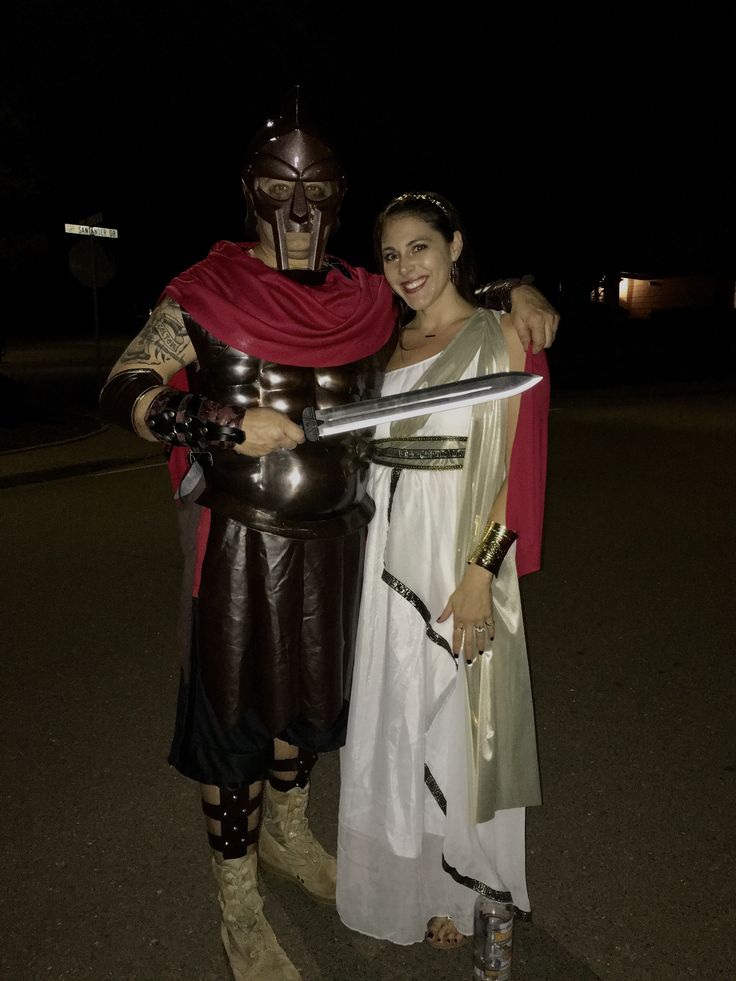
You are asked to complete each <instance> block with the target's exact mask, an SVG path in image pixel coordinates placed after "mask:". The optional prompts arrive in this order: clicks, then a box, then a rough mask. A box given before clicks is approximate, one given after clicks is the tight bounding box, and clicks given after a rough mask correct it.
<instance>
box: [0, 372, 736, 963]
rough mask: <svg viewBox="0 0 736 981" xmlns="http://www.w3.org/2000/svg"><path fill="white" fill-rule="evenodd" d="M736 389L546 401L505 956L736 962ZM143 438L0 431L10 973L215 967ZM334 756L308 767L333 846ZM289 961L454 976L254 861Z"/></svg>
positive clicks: (458, 955)
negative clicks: (519, 906)
mask: <svg viewBox="0 0 736 981" xmlns="http://www.w3.org/2000/svg"><path fill="white" fill-rule="evenodd" d="M735 437H736V397H735V396H734V393H733V391H732V390H728V389H727V388H726V387H725V386H719V385H715V386H712V387H710V388H707V389H706V388H702V387H700V388H697V389H696V388H693V389H692V390H688V389H687V388H686V387H684V386H679V387H678V388H677V390H669V391H668V390H661V391H659V392H657V393H654V392H646V391H645V390H643V389H641V388H639V389H637V390H635V391H631V392H613V391H607V392H605V393H580V392H578V393H571V392H568V393H563V394H562V395H560V396H558V397H556V398H555V399H554V401H553V411H552V416H551V424H550V475H549V483H548V504H547V524H546V538H545V555H544V568H543V570H542V571H541V572H540V573H538V574H536V575H534V576H532V577H529V578H528V579H527V580H525V581H524V583H523V596H524V603H525V618H526V627H527V635H528V642H529V653H530V660H531V667H532V677H533V684H534V693H535V703H536V711H537V725H538V739H539V749H540V758H541V772H542V781H543V793H544V802H543V806H542V807H541V808H537V809H534V810H531V811H530V812H529V815H528V881H529V889H530V895H531V899H532V904H533V907H534V922H533V923H532V924H531V925H526V924H521V925H520V926H519V929H518V931H517V936H516V943H515V954H514V981H546V979H553V978H554V979H557V981H561V979H564V981H588V979H595V978H598V979H601V981H624V979H626V981H629V979H633V981H670V979H672V978H698V979H701V981H718V979H729V981H733V979H734V977H736V943H735V941H734V936H735V934H736V929H735V928H736V917H735V915H734V895H735V894H736V890H735V889H734V885H735V884H736V877H735V875H734V833H733V820H734V817H733V816H734V803H735V798H736V793H735V784H736V746H735V745H734V708H733V704H734V674H735V673H736V671H735V664H736V659H735V658H734V654H735V653H736V652H735V649H734V648H735V643H734V629H733V628H734V606H733V581H734V580H733V571H732V561H733V555H734V553H735V551H736V548H735V547H736V541H735V540H734V539H735V538H736V535H735V534H734V521H733V516H732V511H733V502H734V499H735V493H736V467H735V464H734V447H735V445H736V444H735ZM156 454H157V448H156V447H155V446H149V445H147V444H143V443H142V442H141V441H138V440H136V439H135V438H134V437H132V436H128V435H127V434H124V433H120V432H118V431H116V430H102V431H101V432H99V433H98V434H97V435H94V436H91V437H89V438H87V439H85V440H81V441H80V440H74V441H72V442H69V443H63V444H61V445H58V446H53V447H46V448H44V449H41V450H29V451H27V452H15V453H6V454H0V533H1V537H2V548H1V549H0V582H1V584H2V597H3V603H2V621H1V623H0V626H1V627H2V637H3V643H2V660H1V661H0V664H1V665H2V688H1V692H0V698H1V702H0V753H1V754H2V757H1V758H2V761H3V775H4V779H3V793H2V808H1V809H0V833H1V836H2V842H3V861H2V865H1V866H0V931H1V933H2V936H3V943H2V944H1V945H0V978H1V979H2V981H42V979H43V981H195V979H196V981H228V979H229V974H228V969H227V966H226V963H225V961H224V958H223V955H222V952H221V949H220V942H219V936H218V910H217V905H216V900H215V896H216V889H215V884H214V879H213V878H212V876H211V873H210V870H209V865H208V861H209V851H208V847H207V841H206V837H205V834H204V826H203V819H202V817H201V814H200V811H199V802H198V795H197V788H196V787H195V786H194V785H192V784H190V783H189V782H188V781H186V780H185V779H184V778H182V777H180V776H179V775H178V774H177V773H176V772H175V771H173V770H172V769H171V768H170V767H169V766H168V765H167V763H166V754H167V751H168V744H169V739H170V736H171V724H172V719H173V710H174V701H175V696H176V683H177V665H176V650H175V632H176V605H177V578H178V573H179V568H180V556H179V553H178V546H177V542H176V533H175V527H174V513H173V508H172V505H171V502H170V495H169V485H168V478H167V475H166V471H165V469H164V468H163V467H162V466H161V464H160V457H159V456H157V455H156ZM338 781H339V769H338V758H337V757H336V756H334V755H333V756H326V757H324V758H323V759H322V760H321V761H320V763H319V764H318V767H317V769H316V770H315V773H314V778H313V800H312V804H311V815H312V822H313V824H314V826H315V828H316V829H317V831H318V833H319V834H320V836H321V837H322V839H323V840H324V842H325V844H326V845H328V846H334V841H335V832H336V822H335V811H336V804H337V789H338ZM266 886H267V894H266V907H267V911H268V914H269V917H270V919H271V921H272V924H273V926H274V928H275V929H276V932H277V933H278V935H279V937H280V938H281V940H282V942H283V944H284V946H285V947H286V949H287V951H288V952H289V954H290V956H291V957H292V959H293V960H294V961H295V963H296V964H298V966H299V968H300V969H301V972H302V976H303V978H304V981H398V979H401V981H424V979H426V978H430V977H431V978H433V979H436V981H445V979H447V981H450V979H457V981H462V979H467V981H470V978H471V975H472V971H471V961H470V953H469V950H468V948H465V949H464V950H462V951H456V952H452V953H444V952H437V951H433V950H431V949H430V948H428V947H427V946H426V945H414V946H412V947H408V948H397V947H395V946H392V945H390V944H386V943H383V942H380V941H376V940H372V939H370V938H367V937H363V936H360V935H356V934H353V933H351V932H349V931H348V930H346V929H345V928H344V927H343V926H342V925H341V924H340V922H339V920H338V918H337V916H336V915H335V913H334V911H331V910H329V909H327V910H325V909H322V908H316V907H313V906H311V905H310V904H308V903H307V902H306V901H305V899H304V897H303V896H302V895H301V894H300V893H298V892H295V891H293V890H291V889H290V888H289V887H288V886H285V885H277V884H276V883H272V882H267V883H266Z"/></svg>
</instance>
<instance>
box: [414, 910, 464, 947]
mask: <svg viewBox="0 0 736 981" xmlns="http://www.w3.org/2000/svg"><path fill="white" fill-rule="evenodd" d="M424 939H425V940H426V941H427V943H428V944H430V946H432V947H435V948H436V949H437V950H457V948H458V947H464V946H465V944H466V943H467V942H468V941H469V940H470V937H467V936H466V935H465V934H464V933H460V931H459V930H458V929H457V927H456V926H455V924H454V923H453V921H452V920H451V918H450V917H449V916H433V917H432V919H431V920H430V921H429V923H428V924H427V932H426V933H425V935H424Z"/></svg>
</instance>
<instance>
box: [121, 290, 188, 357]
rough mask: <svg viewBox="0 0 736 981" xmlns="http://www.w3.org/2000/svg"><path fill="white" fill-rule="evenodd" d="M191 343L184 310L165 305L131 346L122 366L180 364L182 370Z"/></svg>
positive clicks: (151, 318)
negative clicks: (184, 319)
mask: <svg viewBox="0 0 736 981" xmlns="http://www.w3.org/2000/svg"><path fill="white" fill-rule="evenodd" d="M188 344H189V335H188V334H187V331H186V327H185V326H184V321H183V318H182V316H181V311H180V310H179V307H178V306H176V304H172V303H164V304H162V305H161V306H160V307H157V308H156V309H155V310H154V311H153V313H152V314H151V316H150V318H149V319H148V322H147V323H146V326H145V327H144V328H143V330H142V331H141V332H140V334H139V335H138V337H136V339H135V340H134V341H133V342H132V343H131V344H129V345H128V347H127V348H126V350H125V352H124V353H123V355H122V357H121V358H120V362H121V364H131V363H136V364H145V365H148V366H149V367H154V366H155V365H163V364H165V363H166V362H167V361H169V362H170V361H176V362H177V363H178V364H180V365H181V366H182V367H183V366H184V364H185V362H184V360H183V357H182V355H183V353H184V351H186V349H187V346H188Z"/></svg>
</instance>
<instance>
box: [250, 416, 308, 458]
mask: <svg viewBox="0 0 736 981" xmlns="http://www.w3.org/2000/svg"><path fill="white" fill-rule="evenodd" d="M241 428H242V430H243V432H244V433H245V442H243V443H238V444H237V445H236V446H235V447H234V450H235V452H236V453H240V454H241V455H242V456H265V455H266V453H273V452H274V451H275V450H293V449H294V447H295V446H296V445H297V444H298V443H303V442H304V439H305V436H304V430H303V429H302V427H301V426H297V424H296V423H295V422H292V421H291V419H289V417H288V416H286V415H284V413H283V412H278V411H277V410H276V409H248V410H247V411H246V413H245V416H244V417H243V424H242V427H241Z"/></svg>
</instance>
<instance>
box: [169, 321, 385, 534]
mask: <svg viewBox="0 0 736 981" xmlns="http://www.w3.org/2000/svg"><path fill="white" fill-rule="evenodd" d="M185 322H186V326H187V331H188V332H189V336H190V337H191V340H192V343H193V345H194V348H195V350H196V352H197V361H198V366H197V370H196V373H194V374H193V375H192V376H191V377H190V382H191V385H192V387H193V389H195V390H196V391H197V392H199V393H201V394H204V395H206V396H207V397H208V398H211V399H214V400H216V401H218V402H227V403H230V404H233V405H239V406H245V408H246V410H247V409H250V408H255V407H258V406H261V407H268V408H272V409H278V411H279V412H284V413H285V414H286V415H288V416H289V418H290V419H292V420H293V421H294V422H296V423H298V424H301V417H302V411H303V410H304V409H305V408H306V407H307V406H310V405H311V406H315V407H317V408H320V409H321V408H327V407H329V406H332V405H341V404H344V403H346V402H354V401H357V400H359V399H364V398H374V397H375V396H376V395H378V394H380V379H381V370H380V368H381V356H380V355H377V356H375V357H373V358H370V359H365V360H363V361H359V362H355V363H354V364H348V365H342V366H339V367H334V368H298V367H294V366H291V365H279V364H275V363H274V362H271V361H261V360H260V359H259V358H254V357H252V356H250V355H248V354H245V353H243V352H242V351H237V350H235V348H232V347H229V346H228V345H227V344H224V343H223V342H221V341H218V340H217V339H216V338H215V337H213V336H212V335H211V334H209V333H208V332H207V331H206V330H204V328H203V327H201V326H199V325H198V324H196V323H195V322H194V321H193V320H192V319H191V318H190V317H189V316H187V315H185ZM246 425H247V418H246ZM372 432H373V431H372V430H363V431H362V432H360V433H343V434H340V435H336V436H330V437H327V438H326V439H324V440H319V441H318V442H304V443H302V444H300V445H299V446H297V447H296V449H294V450H277V451H276V452H274V453H269V454H267V455H266V456H263V457H259V458H253V457H248V456H242V455H240V454H238V453H235V452H234V451H233V450H227V449H223V450H217V449H215V450H213V451H212V454H211V463H210V462H209V461H207V462H206V463H205V464H204V470H205V479H206V489H205V491H204V492H203V493H202V495H201V496H200V497H199V499H198V500H199V503H200V504H204V505H205V506H207V507H210V508H212V509H213V510H216V511H219V512H221V513H223V514H226V515H227V516H228V517H231V518H234V519H235V520H237V521H241V522H243V524H246V525H248V526H249V527H252V528H256V529H257V530H259V531H266V532H271V533H273V534H278V535H284V536H285V537H288V538H330V537H335V536H339V535H344V534H348V533H349V532H351V531H354V530H356V529H358V528H361V527H363V526H364V525H366V524H367V523H368V522H369V521H370V519H371V518H372V516H373V511H374V505H373V501H372V500H371V499H370V497H369V496H368V495H367V493H366V479H367V471H368V462H369V460H368V451H369V447H370V437H371V436H372Z"/></svg>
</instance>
